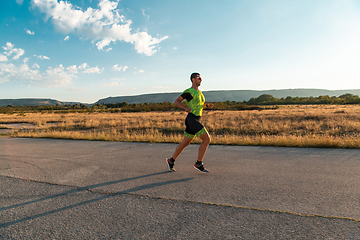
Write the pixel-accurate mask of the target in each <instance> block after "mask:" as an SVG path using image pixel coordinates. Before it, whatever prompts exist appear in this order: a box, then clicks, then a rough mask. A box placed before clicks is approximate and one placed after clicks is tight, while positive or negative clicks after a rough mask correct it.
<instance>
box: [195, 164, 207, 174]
mask: <svg viewBox="0 0 360 240" xmlns="http://www.w3.org/2000/svg"><path fill="white" fill-rule="evenodd" d="M194 168H195V169H197V170H198V171H200V172H202V173H209V171H208V170H206V169H205V168H204V165H203V164H202V163H200V164H198V163H197V162H196V163H195V164H194Z"/></svg>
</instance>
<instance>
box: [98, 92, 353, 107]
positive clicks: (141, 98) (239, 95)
mask: <svg viewBox="0 0 360 240" xmlns="http://www.w3.org/2000/svg"><path fill="white" fill-rule="evenodd" d="M345 93H351V94H354V95H359V96H360V89H350V90H325V89H282V90H263V91H256V90H224V91H203V94H204V95H205V98H206V101H208V102H225V101H228V100H229V101H237V102H240V101H248V100H250V98H255V97H258V96H260V95H262V94H270V95H272V96H273V97H276V98H282V97H284V98H285V97H287V96H290V97H311V96H313V97H318V96H322V95H329V96H336V97H338V96H340V95H342V94H345ZM180 94H181V93H180V92H174V93H153V94H143V95H136V96H120V97H108V98H103V99H100V100H98V101H97V102H96V103H102V104H104V103H120V102H127V103H145V102H148V103H161V102H164V101H166V102H174V101H175V99H176V98H177V97H178V96H179V95H180Z"/></svg>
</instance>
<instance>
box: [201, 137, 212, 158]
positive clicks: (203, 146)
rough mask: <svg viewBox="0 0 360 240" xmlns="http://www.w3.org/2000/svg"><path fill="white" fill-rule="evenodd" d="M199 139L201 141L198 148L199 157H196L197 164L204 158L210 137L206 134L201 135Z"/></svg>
mask: <svg viewBox="0 0 360 240" xmlns="http://www.w3.org/2000/svg"><path fill="white" fill-rule="evenodd" d="M200 139H201V141H202V143H201V144H200V147H199V155H198V162H202V160H203V158H204V156H205V152H206V150H207V148H208V146H209V144H210V141H211V139H210V135H209V133H208V132H206V133H203V134H202V135H200Z"/></svg>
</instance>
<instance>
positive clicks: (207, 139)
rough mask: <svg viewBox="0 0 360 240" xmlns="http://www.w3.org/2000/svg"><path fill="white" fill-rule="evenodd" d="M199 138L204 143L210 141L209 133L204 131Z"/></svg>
mask: <svg viewBox="0 0 360 240" xmlns="http://www.w3.org/2000/svg"><path fill="white" fill-rule="evenodd" d="M201 140H202V142H203V143H204V144H207V145H209V144H210V142H211V138H210V135H209V134H208V133H204V134H203V135H201Z"/></svg>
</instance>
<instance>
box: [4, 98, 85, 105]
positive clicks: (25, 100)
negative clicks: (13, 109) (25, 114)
mask: <svg viewBox="0 0 360 240" xmlns="http://www.w3.org/2000/svg"><path fill="white" fill-rule="evenodd" d="M74 104H80V103H79V102H61V101H58V100H54V99H37V98H21V99H0V106H8V105H12V106H42V105H45V106H48V105H74Z"/></svg>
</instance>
